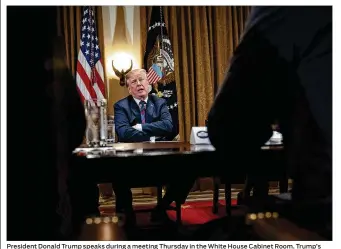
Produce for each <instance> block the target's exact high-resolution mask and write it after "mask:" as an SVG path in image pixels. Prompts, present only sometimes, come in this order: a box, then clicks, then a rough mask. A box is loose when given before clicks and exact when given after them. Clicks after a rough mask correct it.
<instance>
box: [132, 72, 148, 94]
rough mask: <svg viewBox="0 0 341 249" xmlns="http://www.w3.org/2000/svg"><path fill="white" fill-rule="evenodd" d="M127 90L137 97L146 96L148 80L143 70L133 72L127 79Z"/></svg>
mask: <svg viewBox="0 0 341 249" xmlns="http://www.w3.org/2000/svg"><path fill="white" fill-rule="evenodd" d="M127 83H128V91H129V93H130V94H131V95H132V96H133V97H135V98H137V99H145V98H146V97H147V96H148V89H149V82H148V80H147V76H146V74H145V73H143V72H137V73H135V74H133V75H132V76H131V77H130V78H129V79H128V80H127Z"/></svg>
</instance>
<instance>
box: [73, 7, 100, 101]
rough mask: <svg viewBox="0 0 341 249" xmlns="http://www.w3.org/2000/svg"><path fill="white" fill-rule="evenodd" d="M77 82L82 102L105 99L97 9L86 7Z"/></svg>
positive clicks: (82, 23)
mask: <svg viewBox="0 0 341 249" xmlns="http://www.w3.org/2000/svg"><path fill="white" fill-rule="evenodd" d="M76 82H77V87H78V92H79V94H80V96H81V99H82V102H83V103H84V100H101V99H104V98H105V97H104V96H105V85H104V72H103V63H102V57H101V51H100V48H99V42H98V36H97V28H96V16H95V7H92V6H85V7H84V8H83V13H82V19H81V40H80V49H79V53H78V61H77V73H76Z"/></svg>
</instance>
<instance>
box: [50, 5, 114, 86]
mask: <svg viewBox="0 0 341 249" xmlns="http://www.w3.org/2000/svg"><path fill="white" fill-rule="evenodd" d="M57 8H58V14H57V26H58V33H59V35H60V36H63V37H64V42H65V48H66V63H67V66H68V68H69V69H70V70H71V71H72V74H73V75H74V76H75V75H76V68H77V57H78V51H79V46H80V39H81V37H80V35H81V24H82V22H81V21H82V20H81V18H82V10H83V6H61V7H57ZM95 16H96V25H97V35H98V39H99V42H100V44H99V46H100V49H101V55H102V63H103V64H105V60H104V41H103V40H104V38H103V37H104V35H103V20H102V7H101V6H96V7H95ZM103 68H105V65H103ZM104 78H106V75H105V71H104ZM106 92H107V91H106Z"/></svg>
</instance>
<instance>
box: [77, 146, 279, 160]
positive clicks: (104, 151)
mask: <svg viewBox="0 0 341 249" xmlns="http://www.w3.org/2000/svg"><path fill="white" fill-rule="evenodd" d="M241 149H242V148H241ZM282 149H283V146H282V145H270V146H269V145H266V146H263V147H261V150H263V151H268V150H271V151H276V150H282ZM214 151H215V148H214V147H213V146H212V145H204V144H203V145H191V144H189V143H186V142H143V143H115V144H113V145H112V146H110V147H109V146H108V147H98V148H89V147H88V146H87V145H82V146H80V147H79V148H77V149H76V150H75V151H74V153H75V154H76V155H77V156H85V157H87V158H89V159H90V158H102V157H127V156H160V155H170V154H196V153H210V152H214Z"/></svg>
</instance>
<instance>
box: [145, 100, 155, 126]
mask: <svg viewBox="0 0 341 249" xmlns="http://www.w3.org/2000/svg"><path fill="white" fill-rule="evenodd" d="M146 109H147V110H146V123H152V122H153V116H154V111H155V107H154V103H153V101H151V99H150V97H149V98H148V102H147V108H146Z"/></svg>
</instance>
